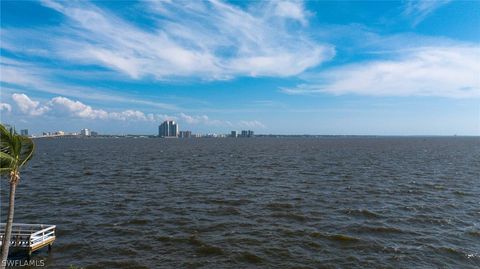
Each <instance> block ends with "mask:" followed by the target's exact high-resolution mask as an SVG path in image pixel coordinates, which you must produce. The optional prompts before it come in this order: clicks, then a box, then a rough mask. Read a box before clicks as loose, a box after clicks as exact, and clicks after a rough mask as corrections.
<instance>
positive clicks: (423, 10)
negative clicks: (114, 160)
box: [0, 0, 480, 135]
mask: <svg viewBox="0 0 480 269" xmlns="http://www.w3.org/2000/svg"><path fill="white" fill-rule="evenodd" d="M478 14H480V1H449V0H442V1H427V0H420V1H375V2H362V1H306V2H302V1H261V2H260V1H258V2H257V1H217V0H212V1H189V2H175V1H172V2H168V1H160V2H153V1H145V2H142V1H140V2H137V1H95V2H88V1H55V0H43V1H39V2H33V1H2V2H1V25H2V26H1V27H2V28H1V36H2V42H1V47H0V52H1V57H0V67H1V69H0V75H1V76H0V87H1V91H0V116H1V117H0V121H1V122H2V123H8V124H12V125H15V126H16V128H17V129H18V130H19V131H20V130H26V129H28V133H29V134H41V133H42V132H44V131H55V130H57V131H58V130H62V131H65V132H80V130H81V129H85V128H88V129H91V130H95V131H97V132H98V133H101V134H152V135H156V134H158V126H159V125H160V124H161V123H162V122H163V121H164V120H173V121H175V122H177V123H178V124H179V126H181V127H182V129H181V130H189V131H192V133H219V134H230V132H231V131H232V130H237V131H239V132H241V131H242V130H254V131H255V133H256V134H312V135H480V105H479V104H480V78H479V75H478V74H479V73H480V45H479V44H480V29H479V27H478V25H480V17H479V16H478ZM184 135H186V134H184Z"/></svg>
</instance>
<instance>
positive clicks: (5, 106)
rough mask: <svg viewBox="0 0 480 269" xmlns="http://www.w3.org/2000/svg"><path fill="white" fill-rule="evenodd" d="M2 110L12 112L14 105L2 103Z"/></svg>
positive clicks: (0, 107)
mask: <svg viewBox="0 0 480 269" xmlns="http://www.w3.org/2000/svg"><path fill="white" fill-rule="evenodd" d="M0 111H7V112H12V106H11V105H10V104H7V103H0Z"/></svg>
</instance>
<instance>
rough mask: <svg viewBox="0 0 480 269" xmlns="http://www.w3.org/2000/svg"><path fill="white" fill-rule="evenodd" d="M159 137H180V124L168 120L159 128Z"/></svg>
mask: <svg viewBox="0 0 480 269" xmlns="http://www.w3.org/2000/svg"><path fill="white" fill-rule="evenodd" d="M158 136H160V137H178V124H177V123H175V121H173V120H166V121H164V122H163V123H162V124H160V126H158Z"/></svg>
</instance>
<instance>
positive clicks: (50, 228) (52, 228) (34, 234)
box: [31, 225, 57, 237]
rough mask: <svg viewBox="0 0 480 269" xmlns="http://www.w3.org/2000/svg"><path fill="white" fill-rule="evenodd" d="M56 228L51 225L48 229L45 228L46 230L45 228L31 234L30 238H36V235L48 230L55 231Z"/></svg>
mask: <svg viewBox="0 0 480 269" xmlns="http://www.w3.org/2000/svg"><path fill="white" fill-rule="evenodd" d="M56 227H57V226H55V225H52V226H50V227H47V228H45V229H42V230H40V231H38V232H35V233H33V234H32V235H31V236H32V237H33V236H37V235H40V234H42V233H45V232H48V231H50V230H52V231H53V230H55V228H56Z"/></svg>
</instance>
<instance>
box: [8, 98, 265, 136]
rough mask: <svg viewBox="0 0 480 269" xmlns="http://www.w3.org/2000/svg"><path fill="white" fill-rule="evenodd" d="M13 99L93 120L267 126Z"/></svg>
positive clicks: (34, 111)
mask: <svg viewBox="0 0 480 269" xmlns="http://www.w3.org/2000/svg"><path fill="white" fill-rule="evenodd" d="M12 99H13V100H14V101H15V102H16V104H17V105H18V106H19V108H20V111H21V112H22V113H24V114H27V115H29V116H41V115H49V116H55V117H71V118H79V119H89V120H117V121H134V122H135V121H147V122H157V123H158V122H162V121H164V120H178V121H180V122H182V123H186V124H191V125H197V124H198V125H207V126H223V127H242V128H243V127H244V128H265V125H263V124H262V123H261V122H259V121H257V120H253V121H240V122H238V123H237V124H232V123H231V122H230V121H226V120H218V119H212V118H210V117H208V116H207V115H187V114H185V113H179V114H178V115H177V116H175V115H166V114H153V113H144V112H142V111H139V110H132V109H128V110H124V111H119V112H116V111H106V110H103V109H97V108H93V107H91V106H89V105H86V104H84V103H82V102H80V101H75V100H71V99H69V98H66V97H63V96H57V97H54V98H52V99H50V100H48V101H46V102H45V103H44V104H43V105H42V104H40V102H39V101H34V100H32V99H30V97H28V96H27V95H25V94H18V93H14V94H12ZM3 109H6V110H11V107H10V106H9V105H8V104H6V103H0V110H3Z"/></svg>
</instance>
